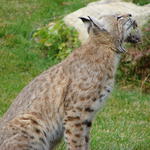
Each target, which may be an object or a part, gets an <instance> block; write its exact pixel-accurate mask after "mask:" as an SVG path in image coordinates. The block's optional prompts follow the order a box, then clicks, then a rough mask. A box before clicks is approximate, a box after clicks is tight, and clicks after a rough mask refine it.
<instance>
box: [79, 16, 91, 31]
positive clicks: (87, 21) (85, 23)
mask: <svg viewBox="0 0 150 150" xmlns="http://www.w3.org/2000/svg"><path fill="white" fill-rule="evenodd" d="M79 18H80V19H81V20H82V21H83V23H84V25H85V27H86V28H87V31H88V33H89V32H90V28H91V27H92V22H91V20H90V19H89V18H85V17H79Z"/></svg>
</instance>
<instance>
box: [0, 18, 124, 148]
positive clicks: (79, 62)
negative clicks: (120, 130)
mask: <svg viewBox="0 0 150 150" xmlns="http://www.w3.org/2000/svg"><path fill="white" fill-rule="evenodd" d="M111 21H112V20H111ZM116 27H117V19H116V20H115V21H114V27H113V28H112V31H113V32H114V30H115V28H116ZM92 28H93V27H92ZM96 30H97V29H96ZM93 31H94V32H91V33H90V38H89V40H88V42H87V43H85V44H84V45H82V46H81V47H80V48H78V49H76V50H74V51H73V52H72V54H71V55H70V56H68V57H67V58H66V59H65V60H64V61H63V62H61V63H60V64H58V65H56V66H54V67H52V68H50V69H48V70H47V71H45V72H43V73H42V74H41V75H39V76H38V77H36V78H35V79H34V80H33V81H32V82H30V83H29V85H27V86H26V87H25V88H24V89H23V90H22V92H21V93H20V94H19V95H18V96H17V98H16V99H15V100H14V102H13V104H12V105H11V106H10V108H9V110H8V111H7V112H6V114H5V115H4V116H3V118H2V119H1V121H0V150H52V149H53V147H54V146H55V145H56V143H57V142H58V141H59V140H60V139H61V138H62V137H63V135H65V141H66V143H67V147H68V150H88V143H89V129H90V127H91V125H92V120H93V117H94V116H95V113H96V112H97V111H98V110H99V109H100V107H101V106H102V104H103V103H104V101H105V100H106V97H107V96H108V95H109V93H110V92H111V91H112V88H113V84H114V76H115V72H116V68H117V64H118V61H119V57H120V53H117V52H116V51H117V50H116V49H117V48H116V39H117V38H118V36H120V35H115V38H114V36H113V34H112V35H111V34H110V33H109V32H105V31H100V32H97V31H95V30H93ZM115 34H117V33H116V32H115ZM118 34H120V33H118ZM122 34H123V33H122ZM121 36H122V35H121ZM119 38H120V37H119Z"/></svg>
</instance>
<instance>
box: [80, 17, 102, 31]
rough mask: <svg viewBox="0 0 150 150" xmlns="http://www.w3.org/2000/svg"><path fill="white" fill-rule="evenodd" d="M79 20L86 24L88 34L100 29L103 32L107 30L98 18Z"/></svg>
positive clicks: (82, 18)
mask: <svg viewBox="0 0 150 150" xmlns="http://www.w3.org/2000/svg"><path fill="white" fill-rule="evenodd" d="M79 18H80V19H81V20H82V21H83V23H84V24H85V26H86V28H87V31H88V33H89V32H90V30H91V29H99V30H101V31H104V30H105V29H104V28H103V27H102V25H101V24H100V22H99V21H98V20H97V19H96V18H93V17H90V16H88V17H87V18H85V17H79Z"/></svg>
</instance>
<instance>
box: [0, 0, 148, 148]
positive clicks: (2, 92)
mask: <svg viewBox="0 0 150 150" xmlns="http://www.w3.org/2000/svg"><path fill="white" fill-rule="evenodd" d="M90 1H93V0H82V1H81V0H66V1H65V3H64V2H63V0H24V1H20V0H1V1H0V116H2V115H3V114H4V112H5V111H6V110H7V109H8V107H9V105H10V104H11V102H12V100H13V99H14V98H15V97H16V95H17V94H18V93H19V92H20V90H21V89H22V88H23V87H24V86H25V85H26V84H27V83H28V82H29V81H31V80H32V79H33V78H34V77H35V76H36V75H38V74H39V73H40V72H42V71H43V70H45V69H47V68H48V67H50V66H52V65H53V64H55V63H56V62H55V61H52V60H51V59H49V58H48V57H46V56H45V54H44V53H43V50H42V49H40V47H39V46H38V45H37V44H36V43H35V42H34V41H33V40H32V34H33V32H34V31H35V30H36V29H37V28H38V27H40V26H43V25H44V24H46V23H48V22H50V21H54V20H58V19H59V18H62V17H63V16H64V15H66V14H68V13H70V12H72V11H74V10H76V9H79V8H81V7H83V6H85V5H86V4H87V3H88V2H90ZM140 2H146V0H145V1H142V0H140ZM149 108H150V95H145V94H142V93H141V92H139V91H138V90H137V91H136V90H129V89H128V90H124V89H120V87H117V88H116V90H114V92H113V95H112V96H111V98H110V100H109V101H108V103H107V106H106V107H105V109H104V110H103V111H102V112H100V113H99V115H97V117H96V119H95V121H94V124H93V127H92V131H91V136H92V138H91V150H149V149H150V142H149V141H150V117H149V116H150V109H149ZM61 147H63V146H60V148H59V150H63V148H61Z"/></svg>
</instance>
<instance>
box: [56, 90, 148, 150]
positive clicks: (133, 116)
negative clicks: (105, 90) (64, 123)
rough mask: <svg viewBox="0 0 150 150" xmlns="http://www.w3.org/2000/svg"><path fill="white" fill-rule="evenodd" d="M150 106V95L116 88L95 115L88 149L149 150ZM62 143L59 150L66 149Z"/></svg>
mask: <svg viewBox="0 0 150 150" xmlns="http://www.w3.org/2000/svg"><path fill="white" fill-rule="evenodd" d="M149 108H150V95H145V94H142V93H140V91H138V90H137V91H136V90H130V91H129V90H123V89H119V87H118V88H116V89H115V90H114V92H113V94H112V96H111V97H110V99H109V100H108V101H107V103H106V107H104V109H103V110H102V111H101V112H99V113H98V115H97V117H96V118H95V121H94V123H93V126H92V130H91V143H90V146H91V150H149V149H150V142H149V141H150V109H149ZM64 145H65V144H62V145H60V148H59V150H65V148H64V147H65V146H64ZM62 147H63V148H62Z"/></svg>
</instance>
